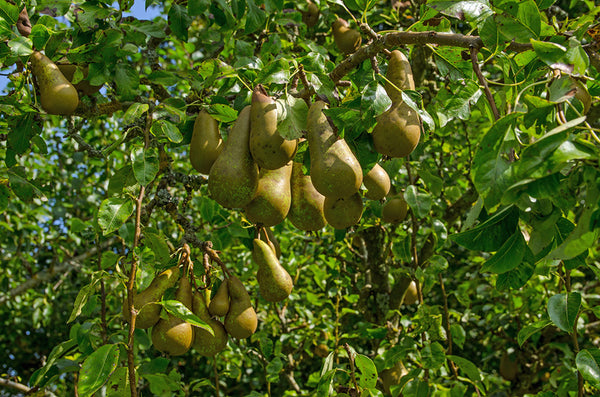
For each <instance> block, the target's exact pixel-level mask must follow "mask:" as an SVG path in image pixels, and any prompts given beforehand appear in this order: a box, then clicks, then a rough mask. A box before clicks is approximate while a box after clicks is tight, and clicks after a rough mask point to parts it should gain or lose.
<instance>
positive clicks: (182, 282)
mask: <svg viewBox="0 0 600 397" xmlns="http://www.w3.org/2000/svg"><path fill="white" fill-rule="evenodd" d="M175 300H178V301H179V302H181V303H183V305H184V306H185V307H187V308H188V309H189V310H192V285H191V284H190V280H189V279H188V278H187V277H186V276H184V277H182V278H181V279H179V286H178V288H177V291H175ZM166 316H167V318H166V319H164V318H161V319H160V320H158V322H157V323H156V325H155V326H154V327H152V334H151V339H152V344H153V345H154V347H155V348H156V349H157V350H159V351H161V352H163V353H167V354H169V355H171V356H180V355H182V354H185V353H186V352H187V351H188V350H189V349H190V347H191V346H192V341H193V340H194V330H193V328H192V325H191V324H190V323H188V322H187V321H185V320H182V319H180V318H178V317H175V316H174V315H172V314H170V313H167V314H166Z"/></svg>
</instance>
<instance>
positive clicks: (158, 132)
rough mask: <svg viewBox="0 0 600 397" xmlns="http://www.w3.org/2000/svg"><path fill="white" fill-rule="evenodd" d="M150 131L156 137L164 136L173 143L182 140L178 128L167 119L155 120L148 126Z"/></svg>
mask: <svg viewBox="0 0 600 397" xmlns="http://www.w3.org/2000/svg"><path fill="white" fill-rule="evenodd" d="M150 132H151V133H152V134H153V135H154V136H157V137H163V136H166V137H167V139H168V140H170V141H171V142H173V143H179V142H181V141H182V140H183V135H181V131H179V128H177V126H176V125H175V124H173V123H171V122H170V121H167V120H155V121H154V122H153V123H152V126H151V127H150Z"/></svg>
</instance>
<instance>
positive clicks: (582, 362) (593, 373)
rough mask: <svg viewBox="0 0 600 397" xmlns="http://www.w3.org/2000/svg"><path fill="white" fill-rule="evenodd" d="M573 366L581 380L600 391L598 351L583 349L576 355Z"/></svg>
mask: <svg viewBox="0 0 600 397" xmlns="http://www.w3.org/2000/svg"><path fill="white" fill-rule="evenodd" d="M575 364H576V365H577V369H578V370H579V372H581V375H582V376H583V379H585V380H587V381H588V382H590V385H592V386H593V387H595V388H597V389H600V349H583V350H582V351H580V352H579V353H577V357H576V358H575Z"/></svg>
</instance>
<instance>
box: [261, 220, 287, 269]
mask: <svg viewBox="0 0 600 397" xmlns="http://www.w3.org/2000/svg"><path fill="white" fill-rule="evenodd" d="M288 215H289V213H288ZM262 230H264V231H265V232H266V233H260V239H261V240H262V241H264V242H265V243H267V244H269V247H271V249H272V250H273V252H275V255H276V256H277V258H279V257H281V247H280V246H279V241H277V237H275V235H274V234H273V231H272V230H271V228H270V227H263V228H262Z"/></svg>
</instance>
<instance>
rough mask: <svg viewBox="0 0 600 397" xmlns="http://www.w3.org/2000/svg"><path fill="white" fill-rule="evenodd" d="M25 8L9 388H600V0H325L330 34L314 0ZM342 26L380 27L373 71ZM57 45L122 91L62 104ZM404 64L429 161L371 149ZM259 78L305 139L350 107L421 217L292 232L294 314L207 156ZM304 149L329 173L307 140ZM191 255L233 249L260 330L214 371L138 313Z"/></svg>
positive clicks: (2, 102)
mask: <svg viewBox="0 0 600 397" xmlns="http://www.w3.org/2000/svg"><path fill="white" fill-rule="evenodd" d="M16 3H17V4H13V3H9V2H6V1H0V9H1V11H0V34H1V36H2V41H1V42H0V64H1V65H2V73H3V75H6V76H8V78H9V79H10V83H9V84H8V87H7V89H6V90H5V93H4V94H3V95H2V96H1V97H0V107H1V109H2V113H1V114H0V125H1V126H2V128H1V130H2V131H1V132H2V134H0V157H1V158H2V163H1V165H0V211H1V215H0V258H1V261H2V272H0V326H1V329H2V330H3V332H1V333H0V347H1V352H0V357H1V358H0V395H2V396H9V395H18V393H21V394H20V395H23V393H25V392H26V391H28V390H29V391H32V392H35V391H38V390H39V391H40V393H41V395H43V394H44V393H46V395H50V394H52V393H54V394H55V395H59V396H66V395H74V393H75V391H76V390H77V393H78V395H79V396H89V395H93V394H94V393H97V395H110V396H125V395H132V390H133V392H134V393H136V394H140V395H162V396H171V395H194V396H214V395H216V394H217V393H219V395H226V396H263V395H269V396H284V395H285V396H299V395H316V396H324V395H338V396H343V395H350V396H355V395H361V396H362V395H365V396H367V395H374V396H377V395H393V396H397V395H399V394H400V393H402V394H403V395H404V396H429V395H435V396H463V395H495V396H501V395H511V396H514V395H538V396H554V395H556V396H574V395H579V396H582V395H592V394H598V393H600V337H599V336H598V335H599V333H598V330H599V328H600V306H599V305H598V303H599V301H600V283H599V282H598V277H599V276H600V252H599V248H598V234H599V233H600V165H599V163H598V161H599V153H600V151H599V148H600V139H599V137H598V136H599V135H600V121H599V116H600V103H599V102H598V97H599V96H600V84H599V81H598V78H599V77H600V55H599V53H598V49H599V48H600V42H599V41H598V40H600V39H599V32H600V29H599V27H598V26H594V23H595V22H596V20H597V16H598V13H599V12H600V8H599V7H596V6H595V4H594V1H582V0H580V1H577V0H572V1H566V0H524V1H509V0H493V1H492V0H473V1H438V0H429V1H398V0H395V1H391V2H388V1H371V0H346V1H341V0H337V1H325V0H320V1H317V0H314V3H315V4H316V5H317V6H318V8H319V10H320V14H319V16H318V19H317V21H316V24H314V23H313V22H314V21H311V20H310V19H307V17H306V15H308V14H307V13H308V7H309V4H308V3H306V2H304V1H301V2H286V1H284V0H268V1H265V2H257V1H255V0H246V1H241V0H233V1H227V0H218V1H207V0H194V1H192V0H189V1H187V2H156V1H153V0H147V1H146V6H147V7H148V6H152V7H157V8H158V9H159V10H161V15H160V16H158V17H156V18H155V19H154V20H152V21H146V20H140V19H137V18H135V17H132V16H124V15H123V13H124V12H126V11H127V10H128V9H129V8H130V7H131V6H132V4H133V1H123V2H119V3H118V4H117V3H114V4H112V3H105V2H98V1H82V2H75V3H70V2H65V1H62V0H61V1H54V2H48V1H44V0H38V1H30V2H21V1H19V2H16ZM23 7H26V9H27V11H28V15H29V20H30V21H31V34H30V35H29V36H28V37H26V36H23V35H22V34H21V32H20V29H17V26H16V24H17V21H18V16H19V12H20V11H21V9H22V8H23ZM338 16H339V17H341V18H344V19H346V20H349V21H350V27H351V28H354V29H357V30H360V31H361V35H362V47H361V48H360V49H359V50H358V51H357V52H356V53H354V54H353V55H345V54H343V53H342V52H340V51H339V50H338V48H337V47H336V45H335V43H334V39H333V36H332V34H331V25H332V23H333V22H334V21H335V20H336V19H337V17H338ZM307 24H308V25H311V26H310V27H309V26H307ZM34 49H36V50H43V52H44V53H45V54H46V55H47V56H48V57H49V58H51V59H52V60H53V61H55V62H57V63H60V62H63V63H65V62H70V63H75V64H79V65H87V66H88V69H87V76H88V77H87V80H89V83H91V84H92V85H96V86H99V85H102V86H103V88H102V89H101V90H100V91H99V92H95V93H92V94H91V95H80V101H79V107H78V108H77V110H76V111H75V113H74V114H73V115H71V116H60V115H50V114H47V113H46V112H44V111H43V110H42V108H41V106H40V99H39V90H38V89H37V85H36V84H35V83H34V81H33V78H32V74H31V68H30V67H29V66H28V60H29V58H30V56H31V54H32V51H33V50H34ZM386 49H387V50H390V51H391V50H394V49H400V50H402V51H403V52H404V53H406V54H407V55H408V57H409V59H410V61H411V64H412V69H413V72H414V79H415V86H416V87H415V90H406V91H404V92H403V98H404V100H405V101H406V102H407V103H409V105H410V106H411V107H413V108H414V109H418V110H419V114H420V117H421V120H422V121H423V128H424V133H423V134H422V135H421V140H420V142H419V145H418V146H417V148H416V150H415V151H414V152H412V154H410V156H408V157H406V158H395V159H392V158H387V157H382V156H381V155H379V154H378V153H376V152H375V151H374V150H373V145H372V138H371V135H370V133H371V131H372V130H373V127H374V126H375V123H376V116H378V115H379V114H381V113H382V112H384V111H385V110H386V109H387V108H388V106H389V105H390V99H389V97H388V95H387V94H386V91H385V90H384V85H385V84H386V79H385V78H384V76H385V72H386V70H387V57H386V51H385V50H386ZM83 72H84V69H82V68H79V69H77V71H76V72H75V74H74V77H73V79H74V81H80V80H82V79H84V78H86V77H85V75H84V73H83ZM258 84H261V85H262V86H263V87H265V89H266V91H267V92H268V93H269V95H270V96H272V97H274V98H277V99H278V106H279V109H280V110H281V112H280V114H281V117H280V120H279V131H281V133H282V134H284V135H285V137H286V138H290V139H292V138H299V137H302V136H303V134H304V131H305V130H306V117H307V111H308V105H307V104H310V103H313V102H314V101H315V100H317V99H322V100H326V101H328V102H329V104H330V109H329V110H327V111H326V112H327V115H328V117H329V118H330V119H331V121H332V122H333V124H334V125H335V127H337V130H338V133H339V134H340V135H341V136H343V137H344V138H345V139H346V141H347V142H349V144H350V147H351V148H352V149H353V150H354V153H355V154H356V156H357V158H358V159H359V161H360V164H361V166H362V168H363V170H365V171H368V170H370V169H371V168H372V166H373V165H374V164H375V163H376V162H379V163H380V164H381V165H382V166H383V167H384V169H385V170H386V171H387V172H388V174H389V175H390V177H391V178H392V184H393V187H394V189H395V190H396V191H397V192H399V193H402V194H403V196H404V198H405V200H406V202H407V203H408V205H409V207H410V211H409V215H408V217H407V219H406V220H405V221H404V222H402V223H400V224H389V223H385V222H383V221H382V220H381V211H382V202H380V201H372V200H367V199H364V212H363V215H362V218H361V221H360V223H359V224H357V225H355V226H353V227H351V228H349V229H347V230H335V229H333V228H332V227H331V226H326V227H325V228H323V229H322V230H320V231H318V232H310V233H305V232H302V231H300V230H298V229H296V228H295V227H294V226H293V225H292V224H291V223H290V222H289V221H287V220H286V221H284V222H283V223H281V224H279V225H277V226H275V227H274V228H273V231H274V235H275V236H276V238H277V240H278V241H279V244H280V246H281V251H282V256H281V263H282V264H283V266H284V267H285V268H286V269H287V270H288V272H289V273H290V274H291V275H292V278H293V279H294V289H293V291H292V293H291V295H290V297H289V298H288V299H287V300H284V301H283V302H280V303H269V302H266V301H265V300H264V299H263V298H262V297H261V296H260V295H259V294H258V286H257V281H256V269H257V268H256V264H255V263H254V262H253V261H252V258H251V249H252V239H253V238H254V236H255V233H256V229H255V228H254V227H253V225H252V224H250V223H249V222H248V221H247V219H246V217H245V214H244V212H243V211H241V210H229V209H224V208H222V207H221V206H219V205H218V204H217V203H216V202H215V201H213V200H212V199H211V197H210V195H209V193H208V189H207V177H206V176H205V175H200V174H199V173H198V172H196V171H194V170H193V168H192V166H191V165H190V162H189V158H188V148H189V142H190V139H191V133H192V127H193V124H194V120H195V117H196V115H197V114H198V113H199V111H200V110H201V109H205V110H207V111H208V112H209V113H210V114H211V115H212V116H213V117H214V118H215V119H216V120H218V121H219V123H220V130H221V132H222V134H223V136H224V137H226V136H227V131H228V130H229V128H230V126H231V125H232V124H233V122H234V121H235V120H236V118H237V115H238V112H239V111H240V110H241V109H242V108H243V107H244V106H245V105H248V104H249V103H250V98H251V95H252V91H253V89H254V87H256V86H257V85H258ZM296 159H297V160H298V161H301V162H304V164H305V165H306V166H307V167H306V168H307V169H308V168H309V167H308V165H309V163H310V158H309V155H308V150H307V144H306V142H301V143H300V145H299V149H298V152H297V154H296ZM207 242H211V243H212V249H211V245H210V244H208V243H207ZM184 244H189V246H190V247H191V252H192V260H193V264H194V265H195V266H194V268H193V272H194V275H195V278H196V281H197V283H198V286H199V288H211V289H212V290H213V292H214V291H215V290H216V288H215V287H216V286H217V285H218V284H219V282H220V281H219V280H220V279H222V278H223V271H222V269H221V267H220V266H219V265H218V261H217V260H216V258H215V255H217V256H218V258H219V259H220V260H222V261H223V263H224V264H225V265H226V267H227V269H228V270H229V271H230V272H231V273H233V274H235V275H237V276H238V277H239V278H240V279H241V280H242V282H243V283H244V284H245V286H246V288H247V290H248V291H249V292H250V294H251V296H252V299H253V303H254V307H255V309H256V312H257V314H258V319H259V322H258V330H257V332H256V333H255V334H254V335H253V336H252V337H250V338H248V339H242V340H236V339H231V338H230V339H229V343H228V346H227V348H226V349H225V350H224V351H223V352H221V353H219V354H218V355H217V356H215V357H214V358H206V357H202V356H200V355H198V354H196V352H195V351H194V350H191V351H189V352H188V353H186V354H185V355H182V356H179V357H170V356H168V355H166V354H163V353H160V352H159V351H157V350H156V349H155V348H154V347H153V346H152V343H151V341H150V336H149V335H150V333H149V332H147V331H144V330H135V332H133V333H132V334H131V336H132V338H131V339H130V329H129V324H128V323H127V322H125V321H124V319H123V317H122V314H121V312H122V310H121V306H122V302H123V300H124V299H125V297H126V294H127V284H128V281H129V280H130V279H131V280H133V278H130V276H131V273H132V269H136V273H135V274H134V275H133V276H134V278H135V281H136V286H137V289H141V288H144V287H146V286H147V285H148V284H149V282H150V280H151V279H152V278H153V276H154V275H155V274H156V273H157V272H158V271H159V270H161V269H165V268H167V267H171V266H173V265H175V264H177V261H178V258H179V252H180V251H179V250H180V248H181V247H183V245H184ZM209 253H210V255H209ZM410 280H414V281H415V282H416V286H417V297H418V303H415V304H408V302H406V300H405V302H404V303H403V302H402V294H403V293H404V291H405V290H406V287H407V281H410ZM167 298H172V291H171V290H169V291H168V293H167V296H166V297H165V299H167ZM128 352H129V355H128ZM404 368H405V369H406V370H405V371H404ZM131 373H135V375H136V382H135V383H136V385H137V388H136V387H135V385H134V387H133V388H131V387H130V382H129V379H130V377H128V374H131ZM402 375H404V376H402ZM15 393H17V394H15Z"/></svg>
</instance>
